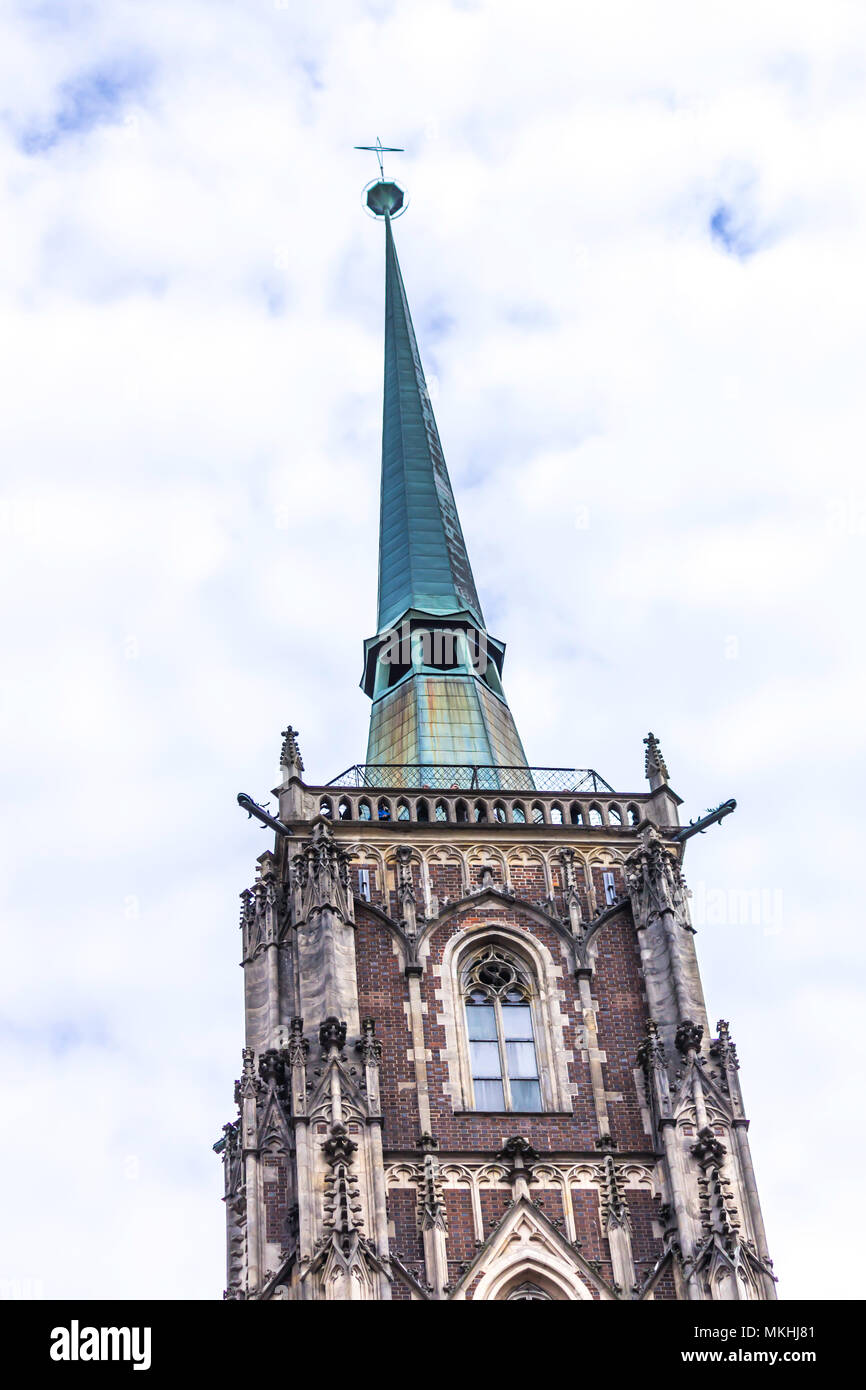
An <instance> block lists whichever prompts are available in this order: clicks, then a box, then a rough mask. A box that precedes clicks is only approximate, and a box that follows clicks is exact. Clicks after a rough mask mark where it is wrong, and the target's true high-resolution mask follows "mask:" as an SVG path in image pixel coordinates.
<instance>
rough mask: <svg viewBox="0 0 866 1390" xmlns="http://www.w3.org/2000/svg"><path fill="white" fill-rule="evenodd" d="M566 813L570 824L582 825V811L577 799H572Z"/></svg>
mask: <svg viewBox="0 0 866 1390" xmlns="http://www.w3.org/2000/svg"><path fill="white" fill-rule="evenodd" d="M568 815H569V820H570V821H571V823H572V825H583V812H582V811H581V809H580V805H579V803H578V802H577V801H572V803H571V806H570V808H569V812H568Z"/></svg>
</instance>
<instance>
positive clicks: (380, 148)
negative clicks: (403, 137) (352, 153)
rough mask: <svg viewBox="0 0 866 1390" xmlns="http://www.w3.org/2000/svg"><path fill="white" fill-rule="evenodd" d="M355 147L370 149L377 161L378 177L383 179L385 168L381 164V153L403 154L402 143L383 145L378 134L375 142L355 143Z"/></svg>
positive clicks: (357, 148)
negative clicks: (371, 143)
mask: <svg viewBox="0 0 866 1390" xmlns="http://www.w3.org/2000/svg"><path fill="white" fill-rule="evenodd" d="M355 149H356V150H370V151H371V152H372V153H373V154H374V155H375V156H376V158H377V159H378V161H379V177H380V178H381V179H383V180H384V178H385V169H384V166H383V161H382V155H383V154H403V147H402V145H383V144H382V141H381V140H380V139H379V137H378V135H377V136H376V143H375V145H356V146H355Z"/></svg>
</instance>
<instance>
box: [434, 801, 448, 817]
mask: <svg viewBox="0 0 866 1390" xmlns="http://www.w3.org/2000/svg"><path fill="white" fill-rule="evenodd" d="M436 819H437V820H447V819H448V807H447V806H446V805H445V802H444V801H437V802H436Z"/></svg>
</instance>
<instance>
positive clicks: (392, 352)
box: [379, 213, 484, 631]
mask: <svg viewBox="0 0 866 1390" xmlns="http://www.w3.org/2000/svg"><path fill="white" fill-rule="evenodd" d="M412 608H416V609H419V610H421V611H423V612H425V613H431V614H441V615H442V616H450V615H453V614H457V613H465V612H468V613H469V614H471V616H472V617H473V619H474V620H475V622H476V623H477V624H479V626H482V627H483V625H484V618H483V616H482V613H481V605H480V603H479V601H478V594H477V592H476V589H475V580H474V579H473V577H472V567H471V565H470V564H469V556H468V554H467V553H466V542H465V541H464V539H463V531H462V529H461V526H460V518H459V517H458V515H457V505H456V503H455V501H454V493H453V492H452V490H451V480H450V478H449V477H448V469H447V468H446V466H445V457H444V455H443V453H442V445H441V442H440V440H439V431H438V429H437V428H436V420H435V417H434V415H433V407H432V405H431V403H430V395H429V392H428V390H427V383H426V381H425V379H424V369H423V367H422V366H421V357H420V354H419V352H418V343H417V340H416V338H415V330H414V328H413V326H412V317H411V315H410V313H409V304H408V302H407V299H406V289H405V286H404V284H403V276H402V275H401V274H400V265H399V262H398V260H397V248H396V247H395V245H394V233H393V231H392V229H391V218H390V215H389V214H388V213H386V214H385V404H384V412H383V418H382V509H381V525H380V532H379V629H380V631H381V630H383V629H384V628H387V627H390V626H391V625H392V623H395V622H397V621H399V619H400V618H401V617H402V616H403V614H404V613H407V612H408V611H409V610H410V609H412Z"/></svg>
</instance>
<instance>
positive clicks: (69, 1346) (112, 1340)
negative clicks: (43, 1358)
mask: <svg viewBox="0 0 866 1390" xmlns="http://www.w3.org/2000/svg"><path fill="white" fill-rule="evenodd" d="M150 1333H151V1329H150V1328H149V1327H80V1326H79V1324H78V1320H77V1319H76V1318H73V1320H72V1323H71V1324H70V1326H69V1327H55V1328H53V1329H52V1332H51V1360H52V1361H131V1362H132V1369H133V1370H134V1371H149V1370H150Z"/></svg>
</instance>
